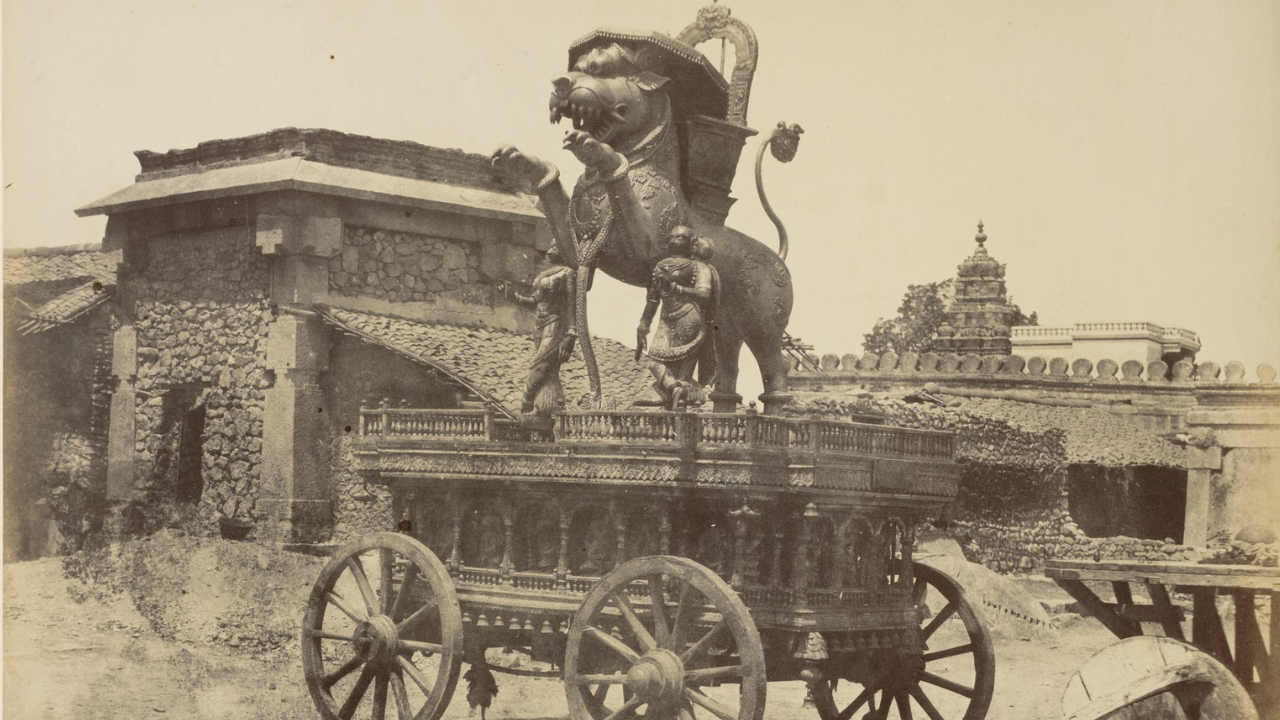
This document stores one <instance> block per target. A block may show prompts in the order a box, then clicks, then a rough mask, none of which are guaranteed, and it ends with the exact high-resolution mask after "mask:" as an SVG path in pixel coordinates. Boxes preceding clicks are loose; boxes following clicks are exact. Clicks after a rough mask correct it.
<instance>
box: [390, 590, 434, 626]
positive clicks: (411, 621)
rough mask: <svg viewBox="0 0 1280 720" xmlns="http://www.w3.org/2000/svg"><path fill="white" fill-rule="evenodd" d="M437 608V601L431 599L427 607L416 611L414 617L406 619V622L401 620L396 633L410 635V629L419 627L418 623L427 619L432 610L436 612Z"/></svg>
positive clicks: (424, 606)
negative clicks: (415, 626)
mask: <svg viewBox="0 0 1280 720" xmlns="http://www.w3.org/2000/svg"><path fill="white" fill-rule="evenodd" d="M435 607H436V600H435V598H431V600H429V601H428V602H427V604H426V605H423V606H422V607H420V608H418V609H417V610H415V611H414V612H413V614H412V615H410V616H409V617H407V618H405V619H404V620H401V621H400V622H399V623H398V624H397V625H396V632H397V633H399V634H401V635H406V634H408V632H409V628H412V627H413V626H414V625H417V624H418V623H420V622H422V620H423V618H425V617H427V614H428V613H430V612H431V611H432V610H434V609H435Z"/></svg>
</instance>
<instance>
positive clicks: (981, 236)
mask: <svg viewBox="0 0 1280 720" xmlns="http://www.w3.org/2000/svg"><path fill="white" fill-rule="evenodd" d="M973 239H974V240H977V241H978V247H982V244H983V243H985V242H986V241H987V234H986V233H984V232H982V221H981V220H979V221H978V234H977V235H975V236H974V237H973Z"/></svg>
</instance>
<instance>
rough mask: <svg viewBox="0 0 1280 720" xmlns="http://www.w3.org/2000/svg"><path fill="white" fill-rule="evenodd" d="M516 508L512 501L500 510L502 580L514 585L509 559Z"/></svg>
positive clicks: (511, 565) (513, 537) (513, 542)
mask: <svg viewBox="0 0 1280 720" xmlns="http://www.w3.org/2000/svg"><path fill="white" fill-rule="evenodd" d="M515 514H516V508H515V504H514V503H505V506H504V507H503V510H502V528H503V537H502V564H501V566H500V567H501V570H502V582H504V583H506V584H508V585H515V579H514V578H513V577H512V573H513V572H514V571H515V563H514V562H513V561H512V559H511V551H512V548H513V547H514V546H515V535H516V533H515V528H516V518H515Z"/></svg>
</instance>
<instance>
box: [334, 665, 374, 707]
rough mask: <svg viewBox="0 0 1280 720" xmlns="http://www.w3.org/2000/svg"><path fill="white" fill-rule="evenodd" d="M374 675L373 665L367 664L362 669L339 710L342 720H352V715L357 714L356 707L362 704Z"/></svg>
mask: <svg viewBox="0 0 1280 720" xmlns="http://www.w3.org/2000/svg"><path fill="white" fill-rule="evenodd" d="M373 675H374V670H373V665H365V666H364V670H361V671H360V679H359V680H356V686H355V687H354V688H352V690H351V694H350V695H348V696H347V701H346V702H344V703H342V708H341V709H339V710H338V717H339V718H341V720H351V716H352V715H355V714H356V708H357V707H359V706H360V700H361V698H363V697H364V691H365V690H366V689H368V687H369V683H370V682H372V681H373Z"/></svg>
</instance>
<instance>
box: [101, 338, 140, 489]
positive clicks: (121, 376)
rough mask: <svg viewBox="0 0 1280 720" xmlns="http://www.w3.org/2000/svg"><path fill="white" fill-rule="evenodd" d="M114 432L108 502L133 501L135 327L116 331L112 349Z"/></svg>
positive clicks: (110, 443) (111, 432)
mask: <svg viewBox="0 0 1280 720" xmlns="http://www.w3.org/2000/svg"><path fill="white" fill-rule="evenodd" d="M111 377H112V380H113V382H114V384H115V389H114V390H113V391H112V393H111V429H110V430H109V431H108V438H107V502H109V503H113V504H114V503H120V502H127V501H129V500H132V499H133V472H134V468H133V465H134V450H135V448H134V443H135V441H136V438H135V433H136V426H137V412H138V409H137V390H136V387H137V381H138V336H137V333H136V332H135V331H134V329H133V326H132V325H125V326H122V327H121V328H119V329H118V330H116V332H115V337H114V338H113V339H112V346H111Z"/></svg>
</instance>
